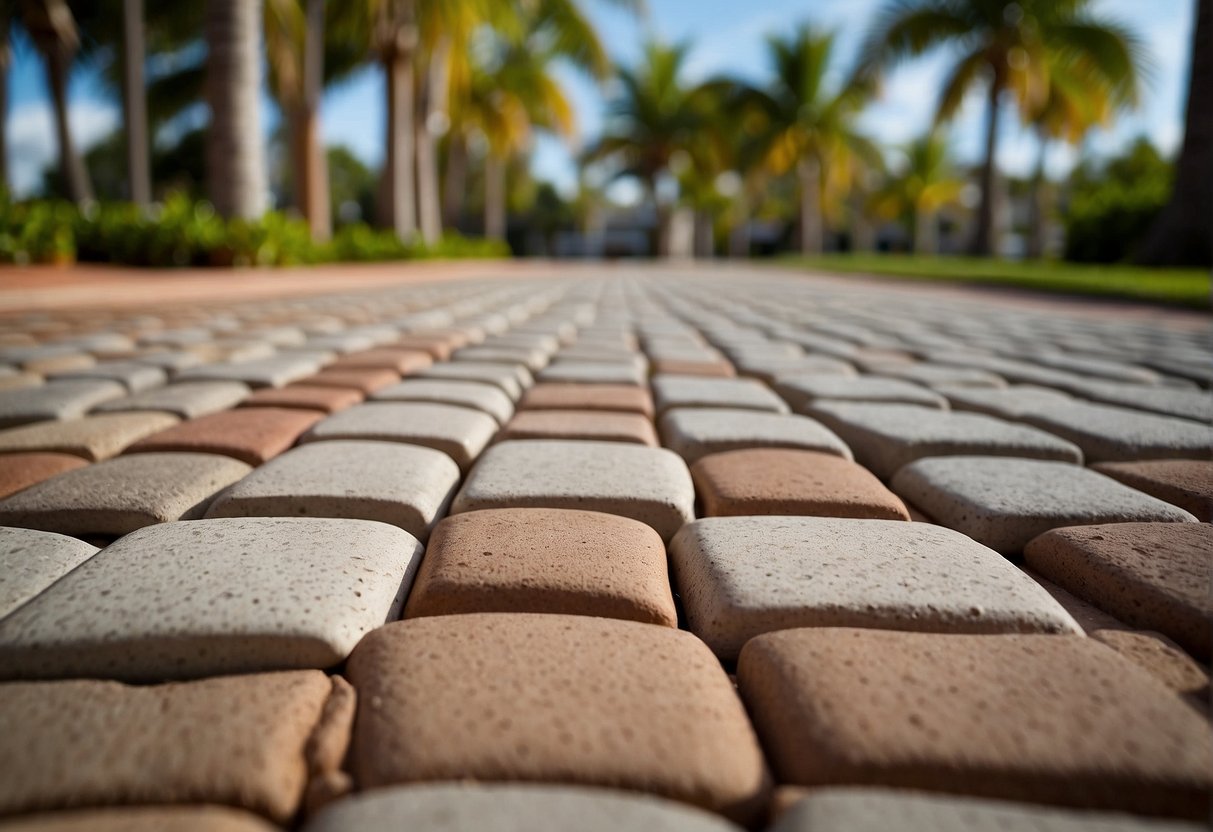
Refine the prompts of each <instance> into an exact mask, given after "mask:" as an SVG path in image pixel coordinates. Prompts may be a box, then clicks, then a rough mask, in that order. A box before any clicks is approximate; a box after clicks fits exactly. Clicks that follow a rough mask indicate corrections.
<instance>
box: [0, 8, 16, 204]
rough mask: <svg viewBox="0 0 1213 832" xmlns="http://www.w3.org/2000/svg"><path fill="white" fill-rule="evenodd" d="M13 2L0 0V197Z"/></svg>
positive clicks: (3, 182)
mask: <svg viewBox="0 0 1213 832" xmlns="http://www.w3.org/2000/svg"><path fill="white" fill-rule="evenodd" d="M12 4H13V0H0V195H2V194H5V193H7V192H8V70H9V67H10V66H11V65H12V62H13V47H12V42H11V41H10V37H11V36H12V19H13V9H12Z"/></svg>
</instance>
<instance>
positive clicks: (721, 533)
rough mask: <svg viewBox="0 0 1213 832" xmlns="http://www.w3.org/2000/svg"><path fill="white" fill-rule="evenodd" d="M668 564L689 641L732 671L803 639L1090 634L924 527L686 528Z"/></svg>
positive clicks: (723, 524) (1002, 563) (957, 540)
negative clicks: (700, 643) (787, 638)
mask: <svg viewBox="0 0 1213 832" xmlns="http://www.w3.org/2000/svg"><path fill="white" fill-rule="evenodd" d="M670 563H671V566H672V568H673V571H674V577H675V584H676V586H677V587H678V591H679V595H680V596H681V598H682V603H683V608H684V609H685V611H686V615H687V621H688V623H689V625H690V629H691V632H693V633H695V634H696V635H698V636H699V637H700V638H702V639H703V640H704V641H705V642H707V644H708V646H709V647H711V648H712V649H713V650H714V651H715V652H716V654H717V655H718V656H720V657H721V658H722V659H725V660H728V661H732V660H735V659H736V658H737V654H738V653H739V652H740V650H741V647H742V645H743V644H745V643H746V642H747V641H748V640H749V639H751V638H753V637H754V636H756V635H759V634H761V633H765V632H771V631H774V630H786V629H791V628H795V627H868V628H877V629H888V630H917V631H922V632H936V633H1015V632H1019V633H1034V632H1039V633H1081V632H1082V630H1081V629H1080V628H1079V626H1078V624H1076V623H1075V622H1074V620H1073V619H1072V618H1071V617H1070V616H1069V615H1068V614H1067V613H1066V612H1065V610H1063V609H1062V608H1061V607H1060V606H1059V605H1058V604H1057V602H1056V601H1054V600H1053V599H1052V598H1051V597H1049V594H1048V593H1047V592H1045V591H1044V590H1043V589H1041V588H1040V587H1039V586H1037V585H1036V584H1035V583H1034V582H1033V581H1032V580H1031V579H1030V578H1028V577H1027V576H1026V575H1024V574H1023V573H1022V572H1020V571H1019V570H1018V569H1016V568H1015V567H1014V566H1013V565H1012V564H1010V563H1009V562H1007V561H1006V559H1004V558H1003V557H1002V556H1000V555H999V554H998V553H997V552H994V551H992V550H990V549H987V548H986V547H984V546H982V545H981V544H979V543H975V542H974V541H972V540H970V539H968V538H967V537H965V536H964V535H962V534H959V533H958V532H954V531H951V530H950V529H944V528H941V527H939V526H932V525H928V524H924V523H904V522H898V521H891V520H856V519H850V518H846V519H838V518H825V517H714V518H708V519H704V520H696V521H695V522H694V523H691V524H689V525H686V526H684V527H683V528H682V531H680V532H679V533H678V534H677V535H676V536H675V537H674V540H673V542H672V543H671V544H670Z"/></svg>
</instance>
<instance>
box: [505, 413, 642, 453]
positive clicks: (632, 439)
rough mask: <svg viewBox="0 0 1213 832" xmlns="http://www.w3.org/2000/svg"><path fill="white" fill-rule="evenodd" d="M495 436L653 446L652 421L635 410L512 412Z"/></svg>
mask: <svg viewBox="0 0 1213 832" xmlns="http://www.w3.org/2000/svg"><path fill="white" fill-rule="evenodd" d="M497 438H498V439H500V440H505V439H587V440H594V441H599V442H628V443H631V444H633V445H648V446H650V447H656V446H657V445H658V444H659V443H658V442H657V432H656V431H655V430H653V423H652V422H650V421H649V420H648V419H646V418H645V417H644V416H641V415H640V414H639V413H604V412H601V411H594V410H531V411H523V412H521V413H517V414H515V415H514V418H513V419H511V420H510V421H509V422H508V423H507V424H506V426H505V427H504V428H502V429H501V432H500V433H499V434H498V437H497Z"/></svg>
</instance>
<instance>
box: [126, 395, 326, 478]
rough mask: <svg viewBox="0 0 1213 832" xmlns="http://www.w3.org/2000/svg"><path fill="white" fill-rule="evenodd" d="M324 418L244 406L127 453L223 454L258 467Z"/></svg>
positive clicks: (143, 442)
mask: <svg viewBox="0 0 1213 832" xmlns="http://www.w3.org/2000/svg"><path fill="white" fill-rule="evenodd" d="M322 418H324V416H323V414H321V413H316V412H313V411H310V410H291V409H287V408H279V407H246V408H237V409H235V410H227V411H224V412H222V413H212V414H211V415H209V416H202V417H200V418H198V419H191V420H190V421H188V422H182V423H181V424H179V425H177V426H175V427H172V428H169V429H168V430H164V431H161V432H160V433H156V434H153V435H151V436H149V437H147V438H146V439H143V440H141V441H139V442H136V443H135V444H134V445H132V446H130V447H129V448H128V449H127V453H163V452H165V451H187V452H194V453H209V454H223V455H224V456H230V457H232V458H233V459H239V460H240V461H242V462H247V463H248V464H249V465H261V464H262V463H264V462H265V461H266V460H268V459H272V458H274V457H276V456H277V455H278V454H280V453H282V452H283V451H285V450H286V449H287V448H289V447H291V446H292V445H294V444H295V440H296V439H298V438H299V436H300V435H301V434H302V433H303V432H304V431H306V430H307V429H308V428H310V427H311V426H312V425H314V424H316V423H317V422H319V421H320V420H321V419H322Z"/></svg>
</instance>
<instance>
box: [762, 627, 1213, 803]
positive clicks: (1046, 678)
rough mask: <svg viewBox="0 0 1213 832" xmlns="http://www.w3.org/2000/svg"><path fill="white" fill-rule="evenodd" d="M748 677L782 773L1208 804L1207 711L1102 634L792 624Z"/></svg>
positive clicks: (788, 777)
mask: <svg viewBox="0 0 1213 832" xmlns="http://www.w3.org/2000/svg"><path fill="white" fill-rule="evenodd" d="M738 680H739V684H740V688H741V693H742V696H743V697H744V698H745V701H746V705H747V708H748V709H749V712H750V715H751V717H752V718H753V719H754V723H755V726H756V727H757V728H758V732H759V734H760V736H761V737H762V739H763V743H764V747H765V748H766V750H767V752H768V753H769V755H770V757H771V761H772V764H773V765H774V768H775V771H776V774H777V776H778V777H779V779H780V780H781V781H782V782H790V783H798V784H802V785H827V784H856V785H879V786H892V787H897V788H911V789H924V790H928V791H948V792H956V793H962V794H969V795H973V796H979V797H996V798H1002V799H1008V800H1023V801H1027V802H1032V803H1050V804H1057V805H1069V806H1076V807H1081V808H1091V809H1113V810H1119V811H1130V812H1136V813H1141V814H1151V815H1171V816H1180V817H1190V818H1201V817H1205V816H1207V812H1208V795H1209V792H1210V790H1211V789H1213V768H1210V767H1209V765H1208V762H1209V760H1210V758H1211V756H1213V736H1211V734H1210V732H1209V728H1208V723H1206V722H1205V720H1204V719H1203V718H1202V717H1201V716H1200V715H1199V714H1197V713H1196V712H1195V711H1194V710H1192V709H1191V708H1189V707H1188V706H1187V705H1186V704H1185V703H1184V702H1183V701H1181V700H1180V699H1179V698H1178V697H1176V696H1175V695H1174V694H1173V693H1172V692H1171V691H1170V690H1169V689H1168V688H1167V687H1166V686H1165V685H1164V684H1163V683H1162V682H1161V681H1159V680H1158V679H1156V678H1155V677H1154V676H1152V675H1151V674H1149V673H1148V672H1146V671H1145V670H1143V669H1141V668H1139V667H1137V666H1136V665H1134V664H1133V663H1132V662H1129V661H1128V660H1127V659H1124V658H1122V657H1121V656H1120V655H1119V654H1117V653H1116V652H1115V651H1113V650H1111V649H1109V648H1108V647H1105V646H1104V645H1102V644H1098V643H1097V642H1095V641H1093V640H1091V639H1087V638H1083V637H1080V636H1056V635H1003V636H970V635H935V634H922V633H894V632H882V631H878V630H830V629H802V630H785V631H783V632H779V633H768V634H766V635H762V636H759V637H758V638H755V639H753V640H752V641H750V642H749V643H748V644H747V645H746V646H745V648H744V649H743V650H742V652H741V660H740V662H739V664H738Z"/></svg>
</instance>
